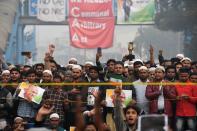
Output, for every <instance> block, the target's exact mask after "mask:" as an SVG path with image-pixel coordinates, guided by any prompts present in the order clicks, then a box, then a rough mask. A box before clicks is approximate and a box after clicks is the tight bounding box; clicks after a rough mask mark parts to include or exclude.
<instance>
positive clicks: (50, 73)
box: [43, 70, 53, 77]
mask: <svg viewBox="0 0 197 131" xmlns="http://www.w3.org/2000/svg"><path fill="white" fill-rule="evenodd" d="M43 73H47V74H49V75H51V76H52V77H53V74H52V72H51V71H50V70H44V71H43Z"/></svg>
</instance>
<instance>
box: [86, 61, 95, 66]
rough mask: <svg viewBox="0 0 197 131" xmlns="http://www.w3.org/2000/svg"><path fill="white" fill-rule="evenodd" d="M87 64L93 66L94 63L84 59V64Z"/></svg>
mask: <svg viewBox="0 0 197 131" xmlns="http://www.w3.org/2000/svg"><path fill="white" fill-rule="evenodd" d="M87 64H89V65H92V66H94V63H93V62H91V61H86V62H85V64H84V65H87Z"/></svg>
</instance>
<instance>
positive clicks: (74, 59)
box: [68, 58, 77, 62]
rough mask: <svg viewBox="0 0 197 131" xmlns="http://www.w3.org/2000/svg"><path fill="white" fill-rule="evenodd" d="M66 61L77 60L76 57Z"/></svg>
mask: <svg viewBox="0 0 197 131" xmlns="http://www.w3.org/2000/svg"><path fill="white" fill-rule="evenodd" d="M68 61H76V62H77V59H76V58H70V59H69V60H68Z"/></svg>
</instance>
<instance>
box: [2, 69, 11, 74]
mask: <svg viewBox="0 0 197 131" xmlns="http://www.w3.org/2000/svg"><path fill="white" fill-rule="evenodd" d="M3 74H10V71H9V70H4V71H2V73H1V75H3Z"/></svg>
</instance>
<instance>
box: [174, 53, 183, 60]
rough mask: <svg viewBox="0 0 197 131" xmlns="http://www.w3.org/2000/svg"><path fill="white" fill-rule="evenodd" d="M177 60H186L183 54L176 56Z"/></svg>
mask: <svg viewBox="0 0 197 131" xmlns="http://www.w3.org/2000/svg"><path fill="white" fill-rule="evenodd" d="M176 58H179V59H183V58H184V55H183V54H177V55H176Z"/></svg>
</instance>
